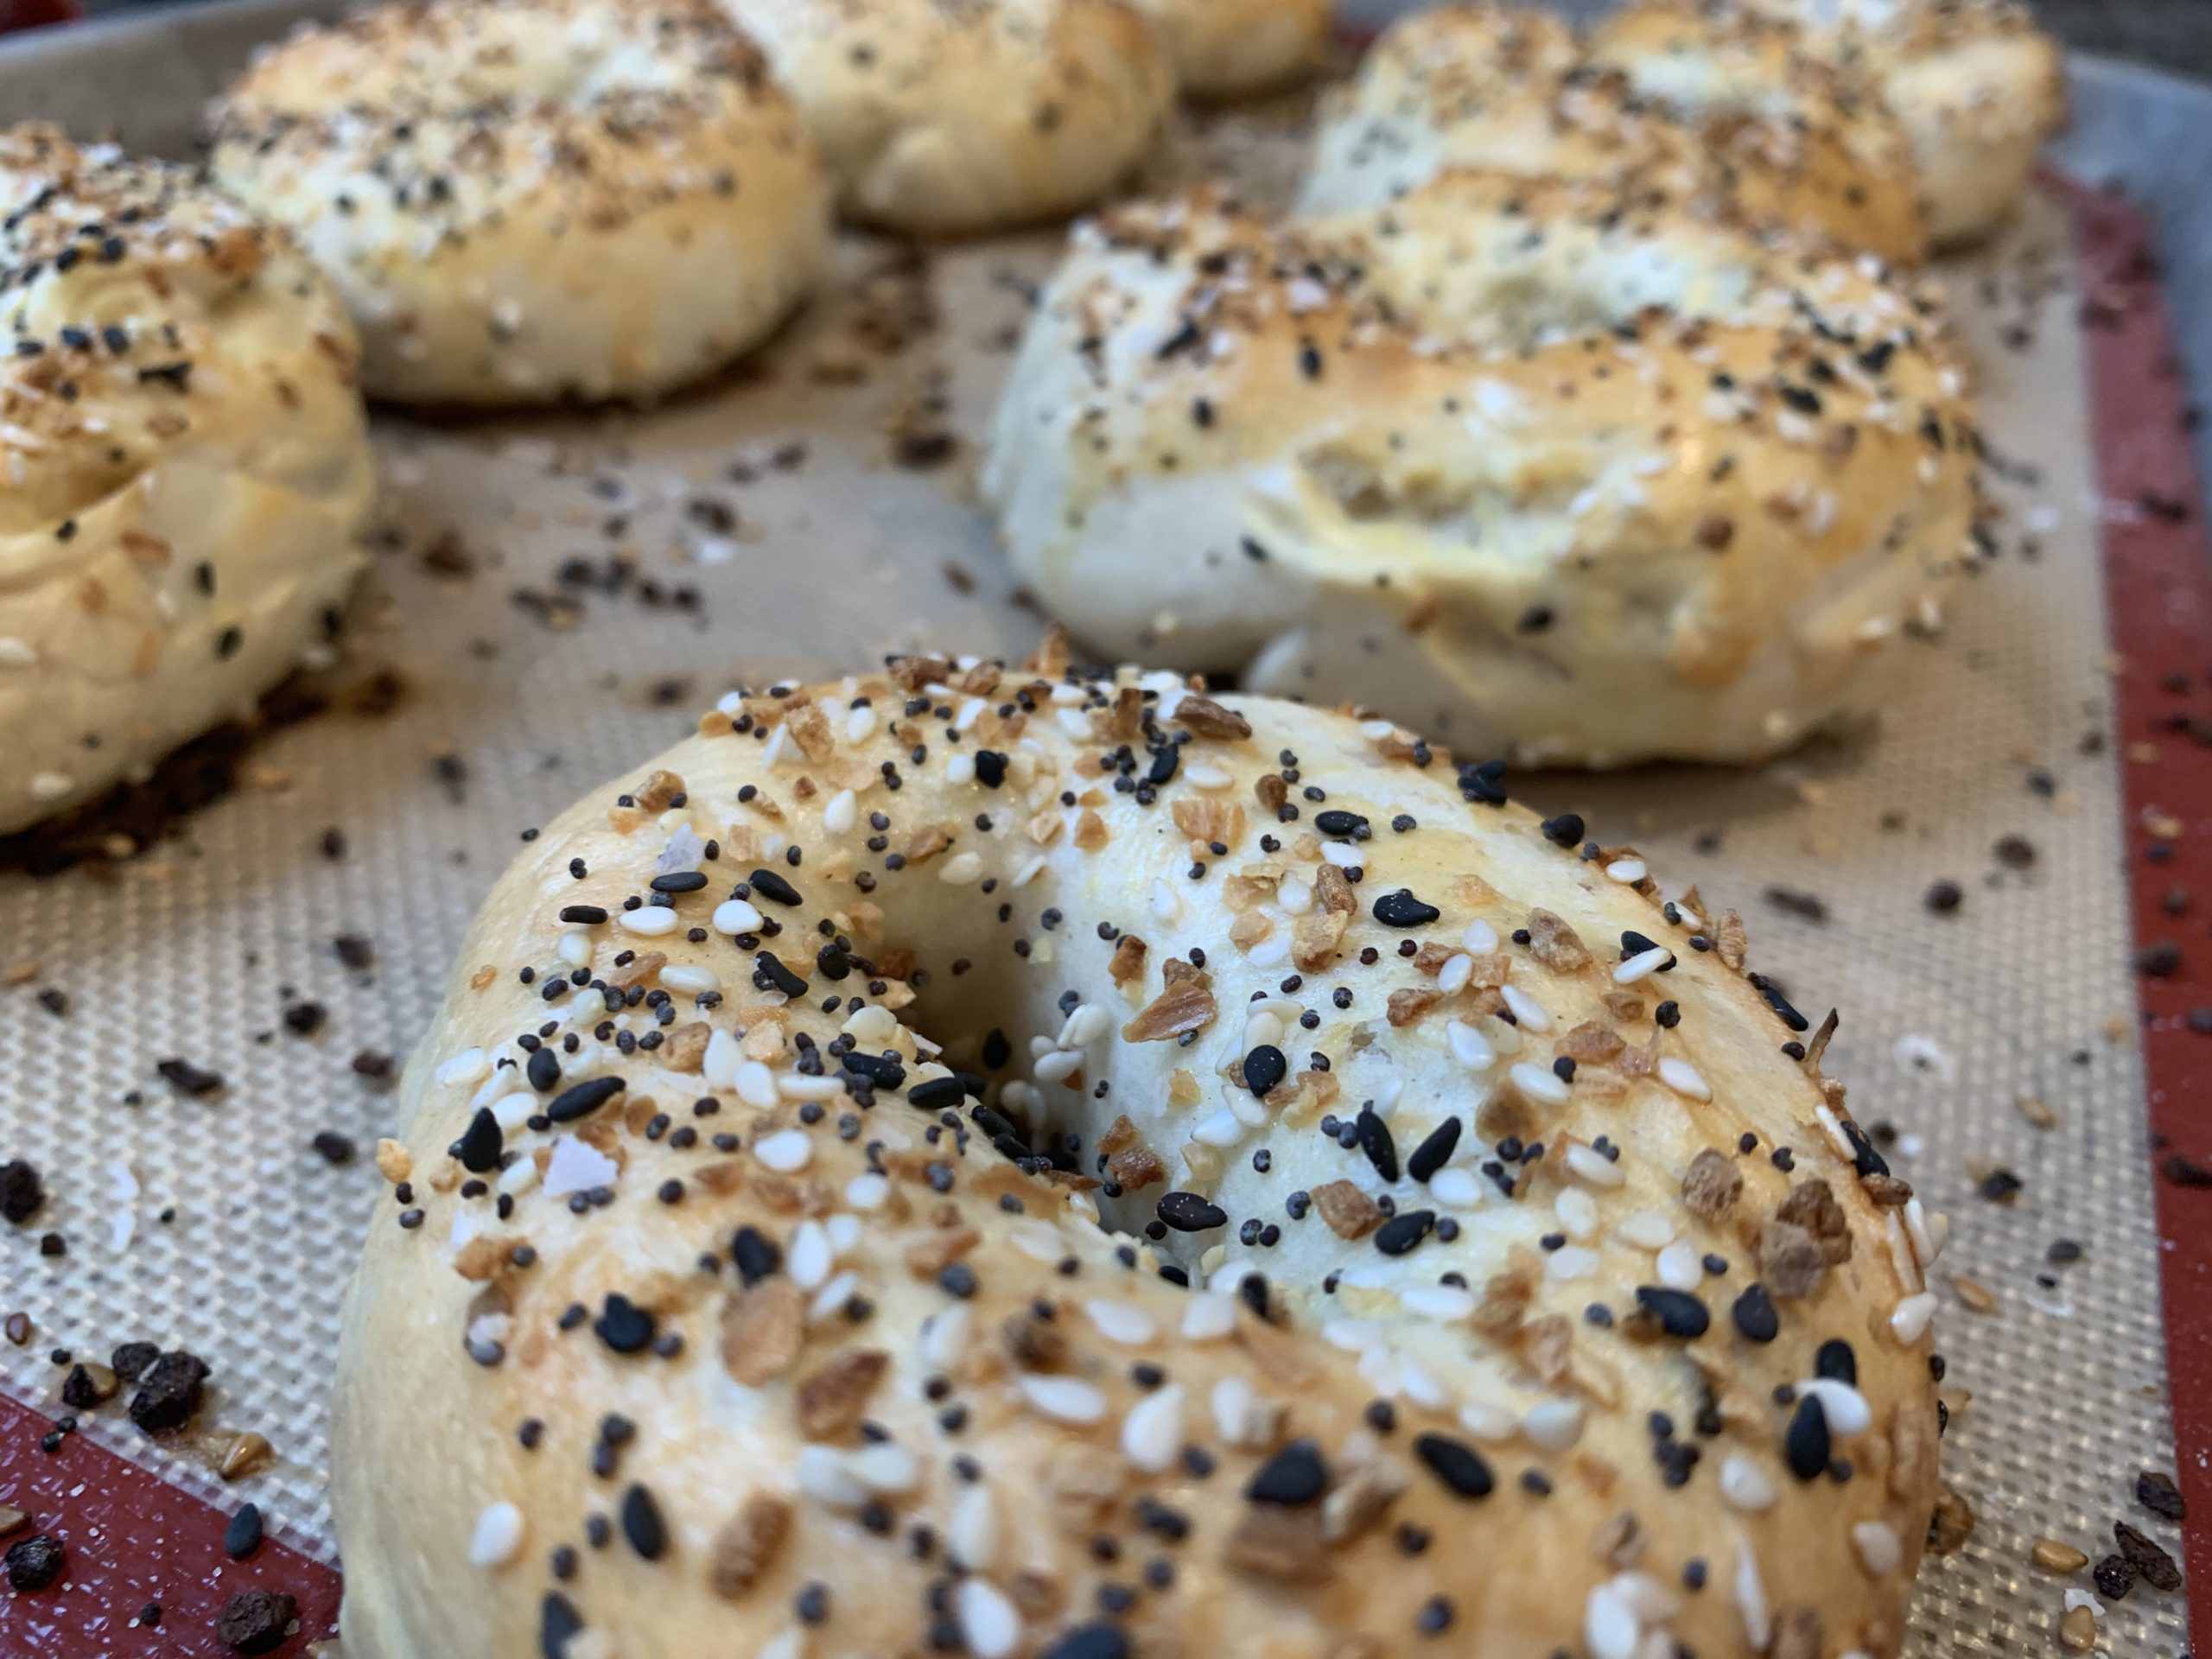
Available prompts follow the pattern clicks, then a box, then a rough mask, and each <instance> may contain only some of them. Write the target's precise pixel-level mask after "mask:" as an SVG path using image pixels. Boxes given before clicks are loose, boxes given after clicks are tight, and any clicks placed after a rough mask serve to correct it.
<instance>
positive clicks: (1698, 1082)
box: [1659, 1054, 1713, 1100]
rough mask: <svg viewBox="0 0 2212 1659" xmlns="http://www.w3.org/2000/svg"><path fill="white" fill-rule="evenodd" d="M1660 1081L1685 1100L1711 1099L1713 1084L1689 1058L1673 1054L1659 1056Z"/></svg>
mask: <svg viewBox="0 0 2212 1659" xmlns="http://www.w3.org/2000/svg"><path fill="white" fill-rule="evenodd" d="M1659 1081H1660V1082H1662V1083H1663V1084H1666V1085H1667V1086H1668V1087H1669V1089H1671V1090H1674V1091H1675V1093H1676V1094H1678V1095H1680V1096H1682V1097H1683V1098H1684V1099H1685V1100H1711V1099H1712V1098H1713V1085H1712V1084H1709V1083H1707V1081H1706V1080H1705V1077H1704V1074H1703V1073H1702V1072H1700V1071H1699V1070H1698V1069H1697V1068H1696V1067H1695V1066H1694V1065H1691V1064H1690V1063H1689V1062H1688V1060H1685V1059H1682V1058H1679V1057H1678V1056H1676V1055H1673V1054H1662V1055H1661V1056H1660V1057H1659Z"/></svg>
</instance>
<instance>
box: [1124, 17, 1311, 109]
mask: <svg viewBox="0 0 2212 1659" xmlns="http://www.w3.org/2000/svg"><path fill="white" fill-rule="evenodd" d="M1139 4H1140V7H1141V10H1143V12H1144V14H1145V16H1147V17H1148V18H1149V19H1151V21H1152V25H1153V27H1154V29H1158V30H1159V31H1160V33H1162V34H1163V35H1166V41H1167V55H1168V56H1169V58H1170V59H1171V60H1173V62H1174V65H1175V79H1176V83H1177V85H1178V86H1180V87H1181V89H1182V90H1183V92H1185V94H1187V95H1188V96H1190V97H1192V98H1195V99H1204V100H1207V101H1220V100H1225V99H1237V98H1252V97H1255V96H1257V95H1258V94H1260V93H1262V92H1277V91H1280V90H1281V89H1282V88H1283V87H1286V86H1294V85H1296V84H1297V83H1298V82H1300V81H1302V80H1305V79H1307V78H1308V77H1310V76H1311V75H1312V74H1313V72H1314V71H1315V70H1316V69H1318V68H1319V67H1320V65H1321V55H1322V54H1323V53H1324V52H1325V50H1326V49H1327V48H1328V44H1329V29H1330V27H1331V25H1332V22H1334V12H1335V0H1139Z"/></svg>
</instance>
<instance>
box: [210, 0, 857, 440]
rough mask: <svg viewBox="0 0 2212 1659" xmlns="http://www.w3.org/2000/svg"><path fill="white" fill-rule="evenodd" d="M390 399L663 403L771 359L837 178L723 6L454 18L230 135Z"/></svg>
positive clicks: (298, 84) (258, 97)
mask: <svg viewBox="0 0 2212 1659" xmlns="http://www.w3.org/2000/svg"><path fill="white" fill-rule="evenodd" d="M210 120H211V134H212V140H213V149H212V154H211V157H210V165H211V167H212V169H213V173H214V175H215V177H216V178H217V179H218V180H219V181H221V182H222V183H223V184H224V185H225V186H226V188H230V189H232V190H233V191H234V192H236V193H237V194H238V195H239V197H240V198H241V199H242V200H245V201H246V202H248V203H249V204H250V205H251V206H253V207H257V209H259V210H260V211H261V212H263V213H266V214H267V215H268V216H269V217H270V218H271V219H276V220H277V221H279V222H280V223H283V224H285V225H288V226H290V227H291V229H292V230H293V232H294V233H295V234H296V235H297V236H298V237H299V238H300V239H301V241H302V243H303V244H304V245H306V247H307V249H308V251H309V252H310V253H311V254H313V255H314V256H315V258H316V259H317V260H318V261H319V262H320V263H321V264H322V266H323V267H324V269H325V270H327V271H328V272H329V273H330V275H331V277H332V280H333V281H334V282H335V283H337V284H338V287H339V289H340V292H341V293H342V294H343V295H344V296H345V298H346V304H347V305H348V306H349V307H350V308H352V310H353V315H354V316H355V318H356V320H357V321H359V324H360V327H361V332H362V338H363V343H364V347H365V382H366V385H367V389H368V391H370V393H371V394H372V396H375V397H389V398H394V399H397V400H400V401H403V402H411V403H429V404H531V403H542V402H547V401H551V400H556V399H562V398H570V397H584V398H606V397H633V398H644V397H652V396H655V395H657V394H658V393H662V392H665V391H671V390H673V389H674V388H676V387H677V386H679V385H683V383H685V382H687V381H690V380H693V379H696V378H698V377H699V376H701V375H702V374H705V373H707V372H709V371H711V370H713V369H715V368H717V367H720V366H721V365H723V364H725V363H727V362H728V361H729V360H731V359H734V358H735V357H737V356H738V355H740V354H741V353H743V352H744V351H745V350H747V348H748V347H749V346H753V345H754V344H755V343H757V342H758V341H759V340H761V339H763V338H764V337H765V336H766V334H768V333H769V332H770V331H771V330H772V329H773V328H774V327H776V325H777V324H778V323H779V322H780V321H782V320H783V318H784V317H785V315H787V314H788V313H789V312H790V311H791V308H793V307H794V306H795V305H797V304H798V302H799V301H800V300H801V299H802V298H803V297H804V295H805V294H806V293H807V292H808V291H809V289H810V288H811V286H812V285H813V283H814V282H815V280H816V278H817V275H818V274H819V272H820V270H821V268H822V266H823V261H824V259H825V258H826V256H827V251H828V238H829V204H830V191H829V181H828V176H827V175H826V173H825V172H824V170H823V165H822V161H821V158H820V156H819V155H818V154H817V150H816V149H815V146H814V144H813V142H812V140H811V139H810V138H809V137H807V135H806V133H805V131H804V129H803V128H802V126H801V124H800V122H799V119H798V113H797V111H795V110H794V109H793V107H792V105H791V100H790V99H789V98H787V97H786V96H785V93H784V92H782V90H781V89H779V87H777V86H775V85H774V84H773V83H772V81H771V80H770V79H769V77H768V73H767V67H766V64H765V62H764V61H763V60H762V59H761V56H760V53H759V52H758V51H757V50H756V49H755V48H753V45H752V43H751V42H750V41H747V40H746V39H745V38H744V37H743V36H742V35H740V34H739V33H738V32H737V30H736V29H734V27H733V26H732V25H731V24H730V22H728V19H727V18H726V17H724V16H722V15H721V12H720V11H719V10H716V9H715V7H714V6H713V4H712V3H710V0H438V3H435V4H417V3H404V4H397V5H386V6H381V7H377V8H374V9H372V10H367V11H364V12H360V13H359V14H357V15H355V16H352V17H349V18H346V20H344V21H343V22H338V23H334V24H331V25H329V26H327V27H324V28H310V29H303V30H302V31H300V32H299V33H297V34H296V35H294V36H293V37H292V38H291V39H290V40H289V41H286V42H284V43H283V44H282V45H279V46H277V47H275V48H271V49H270V50H268V51H266V52H264V53H263V54H261V55H260V56H259V57H258V58H257V59H256V60H255V61H254V63H253V65H252V66H251V67H250V68H248V69H247V71H246V72H245V74H244V75H242V76H241V77H240V78H239V79H238V80H237V81H236V82H235V83H234V84H233V85H232V86H231V88H230V90H229V92H227V93H226V94H225V96H224V98H223V99H221V100H220V101H219V103H218V104H217V105H215V106H214V108H213V111H211V112H210Z"/></svg>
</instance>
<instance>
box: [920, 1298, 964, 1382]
mask: <svg viewBox="0 0 2212 1659" xmlns="http://www.w3.org/2000/svg"><path fill="white" fill-rule="evenodd" d="M973 1324H974V1321H973V1319H971V1318H970V1316H969V1312H968V1310H967V1308H966V1307H965V1306H960V1307H948V1308H946V1309H945V1310H944V1312H943V1313H937V1314H932V1315H931V1317H930V1318H929V1319H925V1320H924V1321H923V1323H922V1357H923V1358H924V1359H925V1360H927V1361H928V1362H929V1363H930V1364H931V1365H932V1366H934V1367H935V1368H936V1369H937V1370H940V1371H945V1370H951V1369H952V1367H953V1366H955V1365H957V1364H958V1363H960V1360H961V1358H962V1357H963V1356H964V1355H965V1354H966V1353H967V1351H968V1332H969V1329H970V1327H971V1326H972V1325H973Z"/></svg>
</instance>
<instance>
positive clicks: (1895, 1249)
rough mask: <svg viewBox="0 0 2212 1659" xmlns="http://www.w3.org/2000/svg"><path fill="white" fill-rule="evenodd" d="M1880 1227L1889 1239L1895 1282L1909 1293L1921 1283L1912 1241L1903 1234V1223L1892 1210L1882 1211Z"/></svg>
mask: <svg viewBox="0 0 2212 1659" xmlns="http://www.w3.org/2000/svg"><path fill="white" fill-rule="evenodd" d="M1882 1227H1883V1233H1884V1236H1885V1237H1886V1238H1887V1239H1888V1240H1889V1245H1890V1266H1891V1268H1895V1269H1896V1270H1897V1282H1898V1283H1899V1284H1900V1285H1902V1286H1904V1288H1905V1291H1906V1294H1911V1293H1912V1292H1914V1291H1916V1290H1918V1289H1919V1288H1920V1287H1921V1285H1922V1283H1923V1281H1922V1279H1921V1275H1920V1262H1919V1259H1918V1258H1917V1257H1916V1256H1915V1255H1913V1253H1912V1241H1911V1240H1910V1238H1907V1237H1906V1236H1905V1232H1904V1222H1902V1221H1900V1220H1899V1219H1898V1218H1897V1211H1894V1210H1890V1211H1885V1212H1884V1213H1883V1216H1882Z"/></svg>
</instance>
